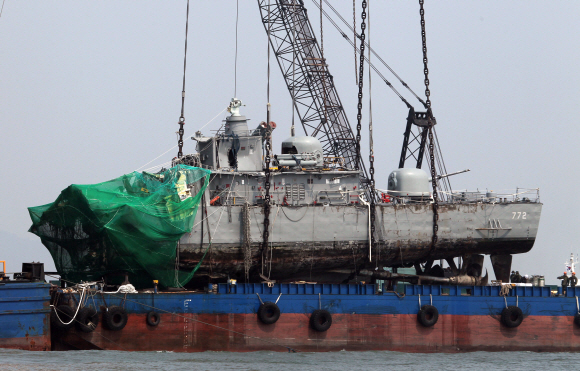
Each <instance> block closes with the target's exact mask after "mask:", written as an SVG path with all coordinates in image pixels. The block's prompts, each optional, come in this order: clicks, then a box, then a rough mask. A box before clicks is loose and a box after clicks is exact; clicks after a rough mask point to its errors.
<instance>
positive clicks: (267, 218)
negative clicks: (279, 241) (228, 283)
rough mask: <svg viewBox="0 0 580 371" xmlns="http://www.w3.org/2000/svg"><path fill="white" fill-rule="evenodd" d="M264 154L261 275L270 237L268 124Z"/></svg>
mask: <svg viewBox="0 0 580 371" xmlns="http://www.w3.org/2000/svg"><path fill="white" fill-rule="evenodd" d="M269 119H270V107H269V106H268V120H269ZM264 149H265V150H266V154H265V156H264V158H265V160H266V169H265V171H264V173H265V176H266V179H265V180H264V190H265V193H264V200H263V201H264V232H263V239H262V274H264V252H265V251H267V249H268V238H269V236H270V153H271V150H272V128H271V126H270V122H269V121H268V123H267V124H266V141H265V142H264Z"/></svg>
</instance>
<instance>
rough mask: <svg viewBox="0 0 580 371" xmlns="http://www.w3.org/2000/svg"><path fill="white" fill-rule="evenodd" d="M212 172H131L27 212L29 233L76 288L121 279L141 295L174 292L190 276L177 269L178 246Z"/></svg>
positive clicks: (78, 187)
mask: <svg viewBox="0 0 580 371" xmlns="http://www.w3.org/2000/svg"><path fill="white" fill-rule="evenodd" d="M209 175H210V171H209V170H206V169H201V168H196V167H191V166H186V165H177V166H175V167H172V168H170V169H168V170H165V171H162V172H159V173H155V174H151V173H147V172H133V173H130V174H126V175H123V176H121V177H118V178H116V179H112V180H109V181H107V182H103V183H98V184H90V185H78V184H73V185H70V186H69V187H67V188H66V189H64V190H63V191H62V192H61V194H60V196H59V197H58V198H57V199H56V201H54V202H53V203H50V204H47V205H43V206H37V207H30V208H28V211H29V213H30V217H31V219H32V226H31V227H30V230H29V231H30V232H32V233H34V234H36V235H37V236H39V237H40V239H41V240H42V243H43V244H44V245H45V246H46V247H47V249H48V250H49V251H50V254H51V255H52V258H53V259H54V262H55V264H56V268H57V270H58V272H59V273H60V274H61V275H62V278H63V279H66V280H70V281H73V282H80V281H81V280H83V281H97V280H101V279H102V278H106V279H107V280H108V281H109V282H111V281H117V282H118V281H119V280H120V279H122V277H123V275H124V273H127V274H129V278H130V281H131V283H133V284H134V285H135V286H138V287H151V286H152V280H154V279H155V280H159V283H160V284H161V285H162V286H166V287H179V286H182V285H185V284H186V283H187V282H188V281H189V280H191V278H192V277H193V275H194V273H195V270H193V271H188V272H184V271H179V270H178V269H177V268H176V267H177V265H176V252H177V248H178V241H179V239H180V238H181V236H183V234H185V233H188V232H190V231H191V229H192V227H193V222H194V219H195V215H196V212H197V208H198V206H199V204H200V202H201V197H202V195H203V193H204V191H205V188H206V187H207V185H208V183H209Z"/></svg>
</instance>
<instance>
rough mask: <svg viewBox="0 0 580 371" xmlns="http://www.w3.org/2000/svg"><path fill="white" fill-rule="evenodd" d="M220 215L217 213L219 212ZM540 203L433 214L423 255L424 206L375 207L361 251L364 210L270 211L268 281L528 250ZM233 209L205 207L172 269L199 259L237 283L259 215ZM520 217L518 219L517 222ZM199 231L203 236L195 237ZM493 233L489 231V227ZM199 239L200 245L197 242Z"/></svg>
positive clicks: (256, 235) (450, 208)
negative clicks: (372, 233)
mask: <svg viewBox="0 0 580 371" xmlns="http://www.w3.org/2000/svg"><path fill="white" fill-rule="evenodd" d="M220 209H221V210H220ZM541 209H542V204H540V203H505V204H485V203H478V204H447V205H442V206H440V208H439V222H438V225H439V231H438V236H439V241H438V244H437V246H436V247H435V248H434V249H431V239H432V234H433V213H432V206H431V205H429V204H426V205H381V206H378V207H377V218H376V223H377V225H376V231H377V237H378V238H377V241H376V243H375V244H374V246H372V248H371V249H369V242H368V241H369V231H368V209H367V208H366V207H360V206H327V207H324V206H302V207H288V206H275V207H274V208H273V209H272V212H271V213H272V215H271V216H270V225H271V227H272V231H271V233H270V242H271V251H269V254H268V256H267V258H268V267H269V269H270V270H271V275H270V277H271V278H273V279H277V280H284V279H292V280H309V279H310V278H311V279H312V280H314V278H315V277H316V275H314V276H312V277H311V275H312V274H313V273H314V274H316V273H317V272H320V273H323V272H328V270H331V269H337V268H354V266H355V265H356V266H357V267H358V268H359V269H360V268H365V263H366V264H367V265H368V261H369V259H368V257H369V254H371V255H372V256H373V262H372V264H371V265H369V267H371V266H372V268H373V269H374V267H375V266H376V264H377V262H378V264H379V265H382V266H398V265H406V264H410V263H413V262H415V261H418V260H419V261H420V260H424V259H426V258H427V257H430V258H432V259H443V258H448V257H455V256H463V255H469V254H519V253H525V252H528V251H530V250H531V248H532V247H533V245H534V242H535V239H536V235H537V231H538V226H539V222H540V214H541ZM242 211H243V210H242V207H241V206H229V207H226V206H220V207H209V210H208V218H207V220H206V221H204V222H203V223H200V222H201V218H202V215H201V213H198V215H197V218H196V222H195V227H194V228H193V230H192V231H191V233H189V234H187V235H185V236H184V237H183V238H182V239H181V244H180V252H181V253H180V263H181V264H182V268H183V269H190V268H193V267H194V266H195V265H196V264H197V263H198V262H199V261H200V260H201V259H202V256H204V253H205V249H206V247H207V246H208V244H209V235H208V233H207V231H208V227H209V229H210V230H211V234H212V248H211V249H210V251H209V253H208V256H207V257H206V259H204V260H203V262H202V264H201V267H200V270H199V271H198V273H199V274H211V275H212V276H214V277H216V276H217V275H220V274H221V275H223V276H224V277H226V276H228V275H229V277H237V278H241V277H242V275H243V272H244V253H246V254H247V253H248V251H247V250H246V251H245V250H244V248H243V246H244V238H245V237H244V231H245V230H246V229H245V228H244V224H245V223H249V231H250V232H249V233H250V235H249V239H250V240H251V241H253V244H252V247H251V249H250V255H251V257H252V259H251V260H252V266H253V267H254V268H255V269H257V267H258V266H259V265H260V264H261V259H262V250H261V242H260V241H262V227H263V214H262V208H261V207H252V208H250V212H249V216H250V218H249V220H244V217H243V216H244V215H243V212H242ZM524 218H525V219H524ZM202 225H203V233H202ZM490 227H493V228H490ZM202 235H203V238H202Z"/></svg>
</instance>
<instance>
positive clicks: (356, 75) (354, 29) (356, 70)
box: [352, 0, 358, 85]
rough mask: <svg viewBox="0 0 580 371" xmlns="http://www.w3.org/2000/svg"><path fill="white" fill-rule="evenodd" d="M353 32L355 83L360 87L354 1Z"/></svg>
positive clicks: (353, 6) (353, 5)
mask: <svg viewBox="0 0 580 371" xmlns="http://www.w3.org/2000/svg"><path fill="white" fill-rule="evenodd" d="M352 31H353V32H354V35H353V37H352V41H353V44H354V81H355V84H356V85H358V68H356V0H352Z"/></svg>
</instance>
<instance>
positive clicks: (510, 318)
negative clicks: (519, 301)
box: [501, 306, 524, 328]
mask: <svg viewBox="0 0 580 371" xmlns="http://www.w3.org/2000/svg"><path fill="white" fill-rule="evenodd" d="M523 320H524V313H523V312H522V310H521V309H520V308H518V307H514V306H509V307H507V308H505V309H504V310H502V311H501V323H503V324H504V325H505V326H506V327H510V328H515V327H518V326H519V325H520V324H521V323H522V321H523Z"/></svg>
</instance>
